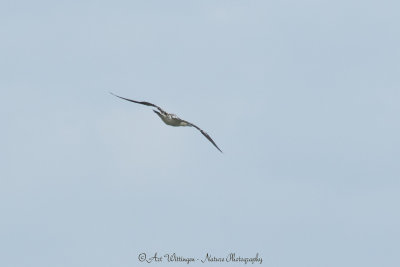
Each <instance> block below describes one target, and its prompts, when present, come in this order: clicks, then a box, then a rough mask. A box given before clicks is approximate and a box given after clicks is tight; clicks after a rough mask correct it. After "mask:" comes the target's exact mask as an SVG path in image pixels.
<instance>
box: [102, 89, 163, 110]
mask: <svg viewBox="0 0 400 267" xmlns="http://www.w3.org/2000/svg"><path fill="white" fill-rule="evenodd" d="M110 94H112V95H113V96H116V97H119V98H121V99H124V100H126V101H130V102H133V103H137V104H142V105H145V106H151V107H155V108H157V109H158V110H159V111H160V112H161V113H162V114H167V112H165V111H164V110H163V109H162V108H160V107H159V106H157V105H154V104H152V103H149V102H145V101H135V100H132V99H129V98H125V97H122V96H119V95H116V94H114V93H111V92H110Z"/></svg>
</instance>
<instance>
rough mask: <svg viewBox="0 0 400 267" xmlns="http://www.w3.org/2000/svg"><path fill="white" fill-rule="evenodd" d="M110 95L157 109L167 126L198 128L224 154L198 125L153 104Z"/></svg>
mask: <svg viewBox="0 0 400 267" xmlns="http://www.w3.org/2000/svg"><path fill="white" fill-rule="evenodd" d="M110 94H112V95H113V96H116V97H119V98H121V99H124V100H126V101H130V102H133V103H137V104H141V105H145V106H151V107H155V108H157V109H158V110H159V111H157V110H154V109H153V111H154V112H155V113H156V114H157V115H158V116H159V117H160V118H161V120H162V121H163V122H164V123H165V124H167V125H170V126H175V127H177V126H190V127H194V128H196V129H197V130H199V131H200V132H201V133H202V135H204V136H205V137H206V138H207V139H208V141H210V142H211V143H212V144H213V145H214V146H215V147H216V148H217V149H218V150H219V151H220V152H221V153H222V150H221V149H219V147H218V146H217V144H216V143H215V142H214V140H212V139H211V137H210V136H209V135H208V134H207V133H206V132H205V131H203V130H202V129H200V128H199V127H197V126H196V125H194V124H193V123H191V122H188V121H185V120H182V119H181V118H179V117H178V116H176V115H175V114H172V113H168V112H166V111H164V110H163V109H162V108H160V107H159V106H157V105H154V104H152V103H149V102H145V101H135V100H132V99H128V98H125V97H122V96H118V95H116V94H113V93H111V92H110Z"/></svg>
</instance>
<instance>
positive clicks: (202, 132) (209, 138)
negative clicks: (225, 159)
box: [182, 120, 223, 153]
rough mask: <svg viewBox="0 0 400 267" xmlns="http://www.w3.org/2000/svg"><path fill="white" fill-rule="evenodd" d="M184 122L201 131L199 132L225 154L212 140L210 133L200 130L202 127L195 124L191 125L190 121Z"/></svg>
mask: <svg viewBox="0 0 400 267" xmlns="http://www.w3.org/2000/svg"><path fill="white" fill-rule="evenodd" d="M182 121H184V122H186V123H187V124H188V125H190V126H193V127H194V128H196V129H197V130H199V131H200V132H201V134H202V135H204V136H205V137H206V138H207V139H208V141H210V142H211V143H212V144H213V145H214V146H215V147H216V148H217V149H218V150H219V151H220V152H221V153H223V152H222V150H221V149H219V147H218V146H217V144H216V143H215V142H214V140H212V138H211V137H210V136H209V135H208V133H206V132H205V131H203V130H202V129H200V127H198V126H196V125H194V124H193V123H191V122H188V121H185V120H182Z"/></svg>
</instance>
